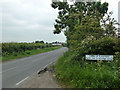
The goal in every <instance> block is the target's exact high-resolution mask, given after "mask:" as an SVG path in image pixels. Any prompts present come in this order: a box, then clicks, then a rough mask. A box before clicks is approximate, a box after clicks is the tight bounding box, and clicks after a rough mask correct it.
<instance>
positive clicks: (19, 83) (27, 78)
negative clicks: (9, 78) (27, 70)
mask: <svg viewBox="0 0 120 90" xmlns="http://www.w3.org/2000/svg"><path fill="white" fill-rule="evenodd" d="M28 78H29V76H28V77H26V78H25V79H23V80H21V81H20V82H18V83H16V85H19V84H20V83H22V82H23V81H25V80H26V79H28Z"/></svg>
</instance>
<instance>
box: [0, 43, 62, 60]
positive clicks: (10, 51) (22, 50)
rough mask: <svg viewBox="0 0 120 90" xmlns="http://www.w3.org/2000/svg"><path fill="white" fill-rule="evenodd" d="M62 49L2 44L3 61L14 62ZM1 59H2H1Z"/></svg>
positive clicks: (48, 46) (32, 44) (37, 44)
mask: <svg viewBox="0 0 120 90" xmlns="http://www.w3.org/2000/svg"><path fill="white" fill-rule="evenodd" d="M58 48H61V46H53V45H51V44H41V43H2V59H1V60H2V61H8V60H13V59H17V58H22V57H26V56H31V55H35V54H39V53H43V52H48V51H51V50H55V49H58ZM0 58H1V57H0Z"/></svg>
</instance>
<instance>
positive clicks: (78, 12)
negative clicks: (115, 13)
mask: <svg viewBox="0 0 120 90" xmlns="http://www.w3.org/2000/svg"><path fill="white" fill-rule="evenodd" d="M51 6H52V7H53V8H54V9H58V10H59V12H58V18H57V19H56V20H55V22H56V23H55V24H54V27H55V30H54V34H59V33H61V31H63V32H64V34H65V36H66V37H67V44H68V46H70V47H73V46H76V44H78V42H80V41H81V40H82V39H84V38H85V37H86V36H87V35H89V34H92V35H94V36H96V38H98V37H100V36H101V35H102V33H103V29H102V28H101V26H100V20H101V18H103V17H104V15H105V14H106V13H107V10H108V3H106V2H105V3H103V4H101V2H74V3H73V5H69V4H68V3H67V2H60V1H59V2H53V3H52V4H51Z"/></svg>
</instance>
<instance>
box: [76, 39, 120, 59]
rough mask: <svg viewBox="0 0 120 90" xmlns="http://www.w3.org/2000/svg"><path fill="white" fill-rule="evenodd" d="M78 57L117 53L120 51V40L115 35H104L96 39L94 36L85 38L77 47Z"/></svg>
mask: <svg viewBox="0 0 120 90" xmlns="http://www.w3.org/2000/svg"><path fill="white" fill-rule="evenodd" d="M75 52H76V53H77V55H76V59H77V58H78V59H81V58H82V57H83V56H85V55H86V54H89V55H115V53H116V52H120V40H119V39H117V38H115V37H103V38H100V39H98V40H96V39H95V38H94V37H88V38H86V39H84V40H83V41H82V42H81V43H80V44H79V45H78V46H77V49H75Z"/></svg>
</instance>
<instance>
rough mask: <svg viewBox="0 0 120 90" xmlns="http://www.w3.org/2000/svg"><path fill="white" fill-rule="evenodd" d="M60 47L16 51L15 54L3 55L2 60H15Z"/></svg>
mask: <svg viewBox="0 0 120 90" xmlns="http://www.w3.org/2000/svg"><path fill="white" fill-rule="evenodd" d="M59 48H61V46H56V47H47V48H43V49H37V50H27V51H25V52H21V53H14V54H11V55H8V56H3V57H2V59H1V60H2V62H4V61H9V60H14V59H18V58H23V57H27V56H31V55H35V54H40V53H44V52H48V51H52V50H55V49H59ZM0 58H1V57H0Z"/></svg>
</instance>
